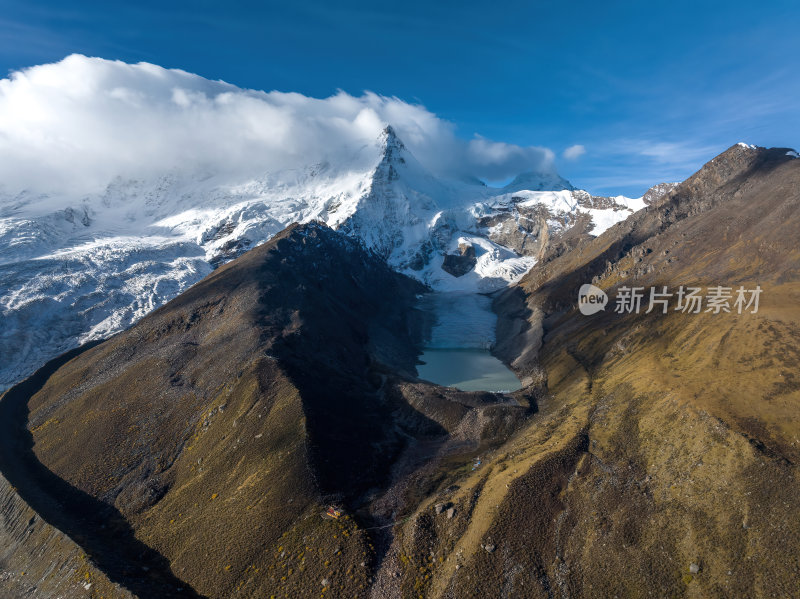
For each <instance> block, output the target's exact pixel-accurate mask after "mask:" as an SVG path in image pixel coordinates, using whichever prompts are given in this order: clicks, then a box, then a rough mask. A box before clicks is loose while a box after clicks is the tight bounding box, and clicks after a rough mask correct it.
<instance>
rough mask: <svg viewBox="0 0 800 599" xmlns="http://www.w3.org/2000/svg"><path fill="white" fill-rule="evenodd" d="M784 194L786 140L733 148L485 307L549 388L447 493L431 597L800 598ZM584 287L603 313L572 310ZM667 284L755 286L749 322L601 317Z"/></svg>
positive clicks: (791, 242) (791, 239)
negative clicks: (592, 288)
mask: <svg viewBox="0 0 800 599" xmlns="http://www.w3.org/2000/svg"><path fill="white" fill-rule="evenodd" d="M798 190H800V162H798V161H796V160H792V159H791V158H790V157H787V155H786V150H785V149H777V150H765V149H763V148H761V149H755V148H750V147H743V146H734V147H733V148H731V149H729V150H728V151H727V152H725V153H723V154H722V155H720V156H718V157H717V158H715V159H714V160H713V161H712V162H710V163H709V164H707V165H706V166H704V167H703V169H701V170H700V171H699V172H698V173H697V174H696V175H694V176H693V177H691V178H690V179H688V180H687V181H686V182H684V183H683V184H681V185H679V186H677V187H676V188H674V189H673V190H672V191H670V192H669V193H668V194H667V195H666V196H664V197H663V198H661V199H660V200H659V201H658V202H657V203H656V204H655V205H654V206H651V207H650V208H649V209H648V210H647V211H642V212H639V213H637V214H636V215H635V216H634V217H633V218H632V219H629V220H628V221H626V222H625V223H622V224H619V225H616V226H615V227H612V228H611V229H609V231H607V232H606V233H605V234H604V235H601V236H600V237H598V238H597V239H594V240H592V241H588V242H585V243H583V244H581V245H579V246H578V247H577V248H576V249H575V250H573V251H572V252H569V253H566V254H564V255H562V256H560V257H557V258H555V259H552V260H551V261H549V262H547V263H546V264H544V265H542V266H541V267H540V268H537V269H536V270H534V271H532V272H531V273H529V274H528V275H527V276H526V277H525V278H524V279H523V281H522V282H521V283H520V285H519V286H518V287H516V288H514V289H511V290H509V291H507V292H506V293H505V294H504V295H503V296H501V298H499V299H498V300H497V302H496V304H495V306H496V308H497V309H498V310H499V311H500V312H501V326H500V329H499V330H498V339H501V340H502V342H501V344H500V346H499V347H498V349H499V351H500V352H501V353H502V355H504V356H505V357H506V359H508V360H509V361H511V362H512V364H514V366H515V367H516V368H517V370H518V372H520V374H522V375H523V376H527V377H528V380H529V381H539V383H540V384H544V385H546V389H547V396H546V398H545V399H543V400H542V401H540V403H539V406H540V409H541V412H540V413H539V414H537V416H536V417H535V418H534V420H533V422H532V423H531V425H530V426H529V427H527V428H526V429H525V430H523V431H521V432H520V433H519V434H518V435H517V436H516V438H515V439H513V440H512V441H510V442H509V443H508V444H506V445H505V446H503V447H502V448H500V449H498V450H497V451H496V453H495V454H494V456H493V459H491V460H487V461H486V465H485V467H486V471H485V472H483V473H481V474H480V475H477V474H476V475H473V476H472V477H471V479H469V480H468V481H466V482H465V483H464V484H462V485H461V489H460V490H459V491H457V493H456V494H455V495H454V497H453V498H451V499H450V501H452V502H454V504H455V505H456V506H461V511H462V513H466V514H469V518H468V519H464V520H462V521H460V522H457V523H454V524H449V523H444V522H442V523H438V524H434V525H433V528H432V529H431V532H430V534H431V535H432V538H433V545H434V552H435V553H436V554H437V555H442V557H443V561H442V565H441V566H438V567H437V568H436V569H435V570H434V572H433V575H432V581H433V582H432V583H430V585H429V589H430V590H429V593H428V596H433V597H460V596H481V595H484V594H486V593H497V592H498V589H500V592H502V593H503V594H505V595H506V596H512V597H522V596H524V597H548V596H557V597H599V596H602V597H607V596H608V597H610V596H615V595H616V596H652V595H655V596H675V597H773V596H787V597H788V596H792V595H793V594H795V593H796V589H797V588H798V582H800V578H799V577H798V572H799V571H800V564H798V562H797V557H796V556H797V555H800V527H798V525H797V523H798V522H800V506H798V503H797V501H796V497H797V496H798V493H799V492H800V488H798V484H799V483H798V472H797V462H798V441H797V439H798V435H799V434H800V428H798V427H799V426H800V419H799V416H798V415H799V414H800V410H798V402H800V394H799V391H798V386H797V385H796V384H795V381H794V378H795V374H794V372H795V370H796V365H797V355H796V354H797V352H796V351H795V348H796V347H797V346H798V335H799V334H800V328H798V323H799V322H800V312H798V308H797V302H796V298H797V294H798V289H800V281H798V273H799V272H800V269H798V265H800V255H798V253H797V247H796V239H797V231H798V230H799V229H800V221H799V220H798V218H800V195H799V194H798ZM584 283H593V284H594V285H597V286H598V287H600V288H601V289H604V290H605V291H606V292H608V293H609V296H610V297H611V298H612V299H611V301H610V303H609V305H608V307H607V308H606V310H605V311H604V312H600V313H598V314H595V315H591V316H585V315H583V314H581V313H580V312H578V310H577V299H578V289H579V287H580V286H581V285H582V284H584ZM664 285H666V286H667V287H668V288H671V289H673V290H677V289H678V287H679V286H680V285H684V286H690V285H692V286H695V285H696V286H700V287H704V288H705V287H711V286H716V285H725V286H730V287H738V286H739V285H743V286H745V287H746V288H755V286H756V285H760V286H761V288H762V289H763V293H762V296H761V304H760V307H759V310H758V312H757V313H756V314H752V313H750V312H749V311H748V312H746V313H743V314H741V315H740V314H737V313H736V310H733V312H732V313H724V312H722V313H720V314H714V313H711V312H709V313H706V312H702V313H699V314H687V313H683V312H680V311H675V310H674V307H675V304H674V303H673V305H672V307H671V308H670V310H669V313H668V314H661V313H660V309H657V310H656V311H655V312H652V313H651V314H645V313H644V309H643V310H642V313H640V314H635V313H633V314H627V313H626V314H618V313H615V312H614V311H613V309H614V306H615V302H614V298H615V297H616V296H617V295H618V292H619V289H620V287H622V286H628V287H633V286H639V287H644V288H645V289H647V288H649V287H650V286H658V289H659V290H661V289H662V286H664ZM673 301H675V298H673ZM645 304H646V302H645ZM645 308H646V305H645ZM659 308H660V307H659ZM704 309H705V308H704ZM476 494H477V500H476V499H475V497H476ZM437 500H438V501H440V500H441V499H437V498H432V499H431V501H432V502H436V501H437ZM425 514H426V512H421V515H420V521H421V519H422V518H424V517H426V516H425ZM412 530H413V527H412V525H408V526H407V527H406V532H405V535H404V538H405V539H406V551H407V552H409V555H414V556H415V559H414V560H412V562H411V566H412V567H415V566H418V565H419V564H420V563H421V561H422V560H423V559H424V558H423V555H424V553H423V552H422V551H421V549H422V547H421V546H420V545H419V544H418V543H417V542H416V541H415V536H414V534H412V532H411V531H412ZM453 534H456V535H457V538H458V541H457V543H456V545H455V548H453V547H452V543H451V541H450V539H451V538H452V535H453Z"/></svg>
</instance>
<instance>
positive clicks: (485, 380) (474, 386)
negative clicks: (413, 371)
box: [417, 348, 522, 393]
mask: <svg viewBox="0 0 800 599" xmlns="http://www.w3.org/2000/svg"><path fill="white" fill-rule="evenodd" d="M419 360H420V361H421V362H425V364H418V365H417V372H418V373H419V378H421V379H425V380H426V381H431V382H432V383H436V384H437V385H444V386H446V387H455V388H456V389H460V390H461V391H492V392H495V393H499V392H502V391H506V392H508V391H516V390H517V389H521V388H522V385H521V384H520V382H519V379H518V378H517V377H516V376H515V375H514V373H513V372H511V370H509V369H508V367H507V366H506V365H505V364H503V363H502V362H501V361H500V360H498V359H497V358H495V357H494V356H493V355H492V354H491V353H489V350H487V349H478V348H463V349H436V348H428V349H426V350H425V351H424V352H423V354H422V355H421V356H420V357H419Z"/></svg>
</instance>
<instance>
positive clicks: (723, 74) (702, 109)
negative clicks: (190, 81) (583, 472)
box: [0, 0, 800, 195]
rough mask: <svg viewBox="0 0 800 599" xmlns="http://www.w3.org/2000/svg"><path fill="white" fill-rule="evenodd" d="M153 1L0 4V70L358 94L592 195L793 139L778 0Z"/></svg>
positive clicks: (791, 39) (791, 50) (794, 51)
mask: <svg viewBox="0 0 800 599" xmlns="http://www.w3.org/2000/svg"><path fill="white" fill-rule="evenodd" d="M163 4H166V3H162V2H159V3H156V2H150V1H138V2H135V3H121V2H120V3H115V2H107V1H106V2H92V1H80V0H76V1H73V2H70V3H63V2H55V1H53V2H31V1H30V0H28V1H25V2H22V1H18V0H1V1H0V7H2V10H0V71H1V72H2V73H6V72H8V71H10V70H14V69H19V68H22V67H26V66H32V65H36V64H41V63H46V62H53V61H57V60H60V59H62V58H63V57H64V56H66V55H68V54H71V53H74V52H78V53H82V54H87V55H90V56H101V57H104V58H110V59H120V60H124V61H126V62H138V61H147V62H153V63H156V64H159V65H162V66H166V67H177V68H181V69H185V70H187V71H191V72H194V73H197V74H200V75H202V76H204V77H208V78H211V79H223V80H225V81H228V82H230V83H233V84H236V85H238V86H242V87H249V88H255V89H264V90H273V89H277V90H282V91H296V92H300V93H303V94H306V95H311V96H315V97H326V96H329V95H331V94H333V93H335V92H336V91H337V90H338V89H342V90H344V91H346V92H348V93H351V94H354V95H360V94H361V93H362V92H363V91H364V90H371V91H374V92H376V93H378V94H383V95H388V96H397V97H399V98H401V99H404V100H406V101H410V102H418V103H421V104H423V105H424V106H425V107H427V108H428V109H429V110H431V111H432V112H435V113H436V114H437V115H439V116H440V117H442V118H444V119H447V120H449V121H451V122H453V123H455V124H456V126H457V132H458V134H459V135H460V136H462V137H464V138H471V137H473V136H474V135H475V134H479V135H482V136H485V137H488V138H491V139H495V140H498V141H505V142H509V143H515V144H519V145H537V146H546V147H549V148H551V149H552V150H553V151H555V152H556V153H557V154H558V168H559V171H560V172H561V174H562V175H564V176H565V177H567V178H569V179H570V180H571V181H572V182H573V183H574V184H575V185H577V186H579V187H584V188H587V189H589V190H590V191H592V192H595V193H625V194H627V195H640V194H641V193H642V192H643V191H644V190H645V189H646V188H647V187H649V186H650V185H651V184H654V183H657V182H660V181H663V180H680V179H683V178H685V177H686V176H688V175H689V174H691V173H692V172H693V171H694V170H696V169H697V168H698V167H699V166H700V165H702V164H703V162H705V161H706V160H708V159H710V158H712V157H713V156H714V155H716V154H717V153H719V152H720V151H722V150H724V149H725V148H727V147H728V146H730V145H732V144H733V143H735V142H737V141H747V142H749V143H755V144H758V145H765V146H790V147H797V146H800V111H798V109H797V105H798V98H800V35H798V31H799V30H800V2H797V1H795V0H769V1H766V2H740V1H736V0H729V1H727V2H717V1H705V2H704V1H699V0H696V1H695V2H682V1H677V2H669V3H667V2H656V1H652V2H641V1H626V2H615V1H606V2H561V3H556V2H531V1H529V2H491V3H490V2H482V3H475V2H463V1H462V2H450V1H445V2H441V1H440V2H435V3H433V2H413V1H404V2H390V3H377V2H359V3H355V2H337V3H330V2H302V1H296V2H292V3H289V2H281V3H275V2H263V1H262V2H241V1H239V2H237V1H234V0H230V1H227V2H219V1H216V2H209V1H206V0H194V1H192V2H182V1H178V2H171V3H169V6H168V7H167V8H165V7H164V6H163ZM576 144H579V145H581V146H583V147H584V148H585V153H583V154H580V152H579V151H573V152H572V154H573V157H572V158H571V159H568V158H566V157H564V155H563V151H564V150H565V149H566V148H568V147H570V146H573V145H576ZM579 154H580V155H579Z"/></svg>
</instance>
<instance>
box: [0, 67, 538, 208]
mask: <svg viewBox="0 0 800 599" xmlns="http://www.w3.org/2000/svg"><path fill="white" fill-rule="evenodd" d="M386 124H391V125H392V126H393V127H394V128H395V130H396V131H397V133H398V135H399V136H400V138H401V139H402V140H403V141H404V142H405V143H406V145H407V146H408V148H409V149H410V150H411V152H412V153H414V154H415V155H416V156H417V158H419V160H420V161H421V162H422V163H423V164H425V165H426V166H427V167H428V168H430V169H432V170H434V171H436V172H442V173H450V174H458V175H474V176H477V177H483V178H488V179H492V180H497V179H502V178H504V177H510V176H513V175H515V174H518V173H519V172H521V171H525V170H542V171H547V170H550V169H552V158H553V155H552V152H550V151H549V150H547V149H545V148H537V147H521V146H516V145H510V144H505V143H498V142H492V141H489V140H486V139H484V138H482V137H476V138H474V139H472V140H470V141H465V140H462V139H459V138H458V137H456V135H455V131H454V126H453V124H452V123H449V122H448V121H445V120H442V119H440V118H439V117H437V116H436V115H435V114H433V113H431V112H429V111H428V110H427V109H425V108H424V107H423V106H419V105H414V104H409V103H407V102H404V101H402V100H400V99H398V98H388V97H383V96H379V95H376V94H374V93H370V92H366V93H364V95H362V96H360V97H354V96H351V95H348V94H346V93H344V92H340V93H338V94H336V95H334V96H331V97H329V98H324V99H317V98H310V97H306V96H303V95H301V94H296V93H283V92H276V91H272V92H262V91H254V90H245V89H241V88H238V87H236V86H233V85H230V84H227V83H225V82H222V81H210V80H207V79H204V78H202V77H200V76H198V75H193V74H191V73H187V72H185V71H180V70H175V69H164V68H162V67H159V66H156V65H152V64H147V63H139V64H126V63H123V62H119V61H108V60H103V59H99V58H88V57H86V56H81V55H72V56H68V57H67V58H65V59H64V60H62V61H60V62H58V63H53V64H47V65H41V66H36V67H31V68H28V69H24V70H22V71H17V72H14V73H12V74H11V75H10V77H9V78H8V79H3V80H0V185H2V186H3V187H4V188H5V189H6V191H12V192H13V191H18V190H21V189H26V188H27V189H34V190H40V191H47V190H62V191H67V190H68V191H71V192H73V193H75V192H78V193H89V192H91V191H94V190H96V189H98V188H100V187H102V186H104V185H105V184H107V183H108V182H109V181H110V180H111V179H112V178H114V177H115V176H122V177H145V176H148V175H152V174H158V173H161V172H165V171H167V170H170V169H173V168H180V169H183V170H189V169H196V170H201V171H213V172H216V173H219V172H229V173H231V175H236V174H250V175H257V174H261V173H264V172H268V171H273V170H280V169H286V168H294V167H301V166H305V165H309V164H314V163H317V162H320V161H323V160H329V161H334V162H335V161H336V160H342V161H347V160H352V157H353V156H355V155H356V154H357V152H358V150H359V148H361V147H363V146H364V145H365V144H368V143H372V142H373V140H374V139H376V137H377V136H378V134H379V133H380V131H381V129H383V127H385V126H386ZM355 166H358V165H355Z"/></svg>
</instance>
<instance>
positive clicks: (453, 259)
mask: <svg viewBox="0 0 800 599" xmlns="http://www.w3.org/2000/svg"><path fill="white" fill-rule="evenodd" d="M458 250H459V253H458V254H445V256H444V261H443V262H442V270H444V271H445V272H448V273H450V274H451V275H453V276H454V277H462V276H464V275H465V274H467V273H468V272H469V271H471V270H472V269H473V268H475V265H476V264H477V263H478V259H477V258H476V257H475V246H473V245H472V244H466V243H461V244H459V246H458Z"/></svg>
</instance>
